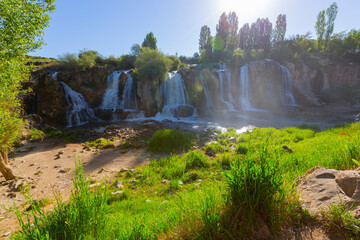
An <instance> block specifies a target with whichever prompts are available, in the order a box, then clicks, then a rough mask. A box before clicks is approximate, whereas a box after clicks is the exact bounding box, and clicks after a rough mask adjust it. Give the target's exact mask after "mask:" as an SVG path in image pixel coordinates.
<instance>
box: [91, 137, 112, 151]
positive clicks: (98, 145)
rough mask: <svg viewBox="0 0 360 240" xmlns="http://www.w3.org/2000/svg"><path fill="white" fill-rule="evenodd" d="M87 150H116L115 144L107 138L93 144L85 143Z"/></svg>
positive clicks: (97, 140)
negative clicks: (93, 148)
mask: <svg viewBox="0 0 360 240" xmlns="http://www.w3.org/2000/svg"><path fill="white" fill-rule="evenodd" d="M84 147H85V148H92V147H95V148H98V149H106V148H115V145H114V142H113V141H111V140H108V139H106V138H98V139H96V140H95V141H93V142H85V143H84Z"/></svg>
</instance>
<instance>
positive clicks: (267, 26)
mask: <svg viewBox="0 0 360 240" xmlns="http://www.w3.org/2000/svg"><path fill="white" fill-rule="evenodd" d="M271 33H272V23H271V22H270V21H269V19H268V18H261V19H260V18H258V19H257V20H256V22H254V23H252V24H251V28H250V32H249V45H250V47H251V48H253V49H264V50H268V49H269V48H270V47H271Z"/></svg>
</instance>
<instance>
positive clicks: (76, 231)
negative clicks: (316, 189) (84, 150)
mask: <svg viewBox="0 0 360 240" xmlns="http://www.w3.org/2000/svg"><path fill="white" fill-rule="evenodd" d="M309 128H311V129H309ZM315 130H316V129H313V128H312V127H302V128H295V127H290V128H285V129H274V128H267V129H254V130H253V132H251V133H246V134H237V133H236V131H234V130H233V129H228V131H227V132H225V133H220V132H217V134H216V136H215V141H216V142H218V144H220V145H221V146H223V147H224V148H226V149H227V151H226V152H224V153H219V155H218V156H217V157H215V158H209V157H207V156H206V155H205V154H204V153H203V152H202V151H190V152H187V153H185V154H181V155H171V156H169V157H167V158H160V159H157V160H154V161H152V162H151V163H150V164H149V165H147V166H145V167H137V168H136V170H137V171H136V172H131V171H127V172H119V174H118V176H117V177H116V179H113V181H112V183H109V184H107V187H105V188H102V187H98V188H96V189H94V190H93V191H90V190H89V188H88V185H89V184H90V182H89V180H87V178H86V177H85V176H84V175H83V174H80V173H79V172H81V166H80V165H78V167H77V172H78V174H77V175H76V176H75V180H74V185H75V188H74V191H73V196H72V197H71V198H70V201H69V202H68V203H66V204H65V203H64V202H62V201H58V202H57V203H56V205H55V208H54V211H53V213H44V212H41V211H40V210H38V211H35V212H34V213H33V215H31V216H30V217H29V220H30V221H31V222H34V221H35V219H37V220H36V221H38V222H37V223H36V224H35V227H31V228H30V227H29V226H30V225H29V224H28V223H26V222H23V223H22V222H21V221H20V223H21V226H22V228H23V231H22V232H19V233H18V235H17V236H16V237H15V238H18V239H36V237H39V236H41V237H43V239H44V238H45V239H46V236H48V237H49V239H70V237H71V238H73V239H251V238H252V237H253V235H252V234H253V230H254V229H256V227H257V224H258V222H259V220H260V219H261V220H262V221H263V222H265V223H266V224H267V225H268V226H269V227H270V229H272V230H273V231H277V229H278V228H279V227H280V226H281V224H282V223H283V222H284V221H286V222H288V223H291V224H293V225H295V226H303V225H306V224H308V223H309V222H310V220H311V221H312V219H313V217H312V216H310V215H309V213H308V212H307V211H306V210H304V209H303V208H302V207H301V206H300V201H299V198H298V195H297V193H296V191H295V189H294V188H293V181H294V179H295V178H296V177H298V176H299V175H302V174H304V173H305V172H306V171H307V170H309V169H310V168H312V167H315V166H323V167H327V168H334V169H352V168H355V167H357V165H356V161H359V160H360V150H359V142H360V141H359V140H360V123H354V124H351V125H348V126H345V127H339V128H333V129H329V130H326V131H322V132H318V131H315ZM170 132H172V131H170ZM163 133H166V134H163ZM176 134H179V133H176ZM184 135H185V134H183V133H181V136H184ZM159 136H160V137H159V139H164V138H165V139H166V138H171V137H172V135H171V134H169V131H165V132H161V134H160V135H159ZM164 136H165V137H164ZM209 137H210V135H209ZM154 138H155V136H154ZM154 138H153V139H154ZM155 139H156V138H155ZM159 139H157V140H156V141H155V142H156V144H155V146H162V144H163V143H162V142H161V141H162V140H159ZM212 140H214V139H212ZM179 142H182V141H179ZM191 144H193V142H191ZM284 145H285V146H287V148H289V149H291V150H292V153H290V152H289V151H286V150H284V149H283V146H284ZM189 146H192V145H190V144H189ZM239 146H241V147H239ZM168 149H170V152H173V151H174V147H173V146H172V147H169V148H168ZM180 149H181V151H184V148H180ZM239 149H240V150H239ZM245 149H246V151H245ZM181 151H180V152H181ZM353 160H355V161H353ZM77 176H82V177H81V178H80V179H79V178H78V177H77ZM76 179H78V180H76ZM115 180H118V181H122V182H123V188H121V191H123V192H122V193H120V194H118V195H113V194H111V193H110V192H115V191H118V190H119V189H115V188H114V187H113V186H112V184H113V182H114V181H115ZM131 180H135V181H131ZM104 203H106V204H104ZM34 209H37V208H34ZM94 212H96V216H95V215H94ZM37 215H38V216H39V217H37V218H36V216H37ZM98 215H99V216H98ZM84 216H86V220H84V218H83V217H84ZM100 216H101V219H100ZM327 216H328V217H327V218H326V219H325V220H324V221H326V222H327V224H328V225H329V226H333V225H331V224H337V225H338V226H339V228H340V230H341V232H342V233H343V235H345V236H348V237H349V238H350V237H352V236H356V234H358V232H357V229H358V228H357V227H356V226H358V222H357V220H354V219H353V218H350V217H349V216H350V215H349V212H348V211H347V210H345V208H342V206H341V205H340V206H337V207H332V209H331V210H330V213H329V214H328V215H327ZM23 217H24V215H23ZM354 226H355V227H354ZM61 234H62V235H61ZM354 234H355V235H354ZM39 238H40V237H39Z"/></svg>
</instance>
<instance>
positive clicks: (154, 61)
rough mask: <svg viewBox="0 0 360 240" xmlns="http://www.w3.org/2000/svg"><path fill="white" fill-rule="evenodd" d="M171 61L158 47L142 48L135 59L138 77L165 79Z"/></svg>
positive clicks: (152, 79) (141, 78) (139, 78)
mask: <svg viewBox="0 0 360 240" xmlns="http://www.w3.org/2000/svg"><path fill="white" fill-rule="evenodd" d="M170 66H171V62H170V60H169V59H168V58H166V57H165V55H164V54H163V53H161V52H159V51H158V50H156V49H151V48H147V47H145V48H142V50H141V53H140V54H139V56H138V57H137V58H136V60H135V68H136V78H137V79H138V80H140V81H151V82H156V81H164V80H165V79H166V77H167V73H168V72H169V69H170Z"/></svg>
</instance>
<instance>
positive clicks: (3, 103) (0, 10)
mask: <svg viewBox="0 0 360 240" xmlns="http://www.w3.org/2000/svg"><path fill="white" fill-rule="evenodd" d="M54 9H55V5H54V0H1V1H0V172H1V173H2V175H3V176H4V177H5V179H7V180H10V179H14V178H15V176H14V174H13V173H12V171H11V169H10V168H9V167H7V162H8V160H7V151H8V148H9V147H10V146H11V145H12V143H13V142H14V141H15V140H16V138H17V137H18V135H19V133H20V132H21V130H22V127H23V121H22V119H21V118H20V109H19V107H20V100H19V98H18V95H19V93H20V90H19V89H20V87H21V82H22V81H24V80H27V79H28V78H29V73H30V68H29V67H27V66H26V65H25V64H24V63H25V61H26V56H25V55H26V53H28V52H32V51H34V50H35V49H37V48H39V47H40V46H41V45H42V44H43V39H42V36H43V34H44V32H43V30H44V28H45V27H46V26H47V25H48V23H49V20H50V17H49V13H50V12H52V11H54Z"/></svg>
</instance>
